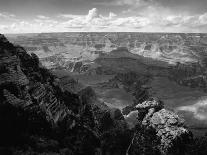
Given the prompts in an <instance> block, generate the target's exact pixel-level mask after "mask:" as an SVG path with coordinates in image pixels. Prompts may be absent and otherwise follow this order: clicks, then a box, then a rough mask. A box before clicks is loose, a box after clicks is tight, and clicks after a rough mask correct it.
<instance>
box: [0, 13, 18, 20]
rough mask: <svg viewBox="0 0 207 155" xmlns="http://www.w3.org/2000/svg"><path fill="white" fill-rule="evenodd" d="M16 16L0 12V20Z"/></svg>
mask: <svg viewBox="0 0 207 155" xmlns="http://www.w3.org/2000/svg"><path fill="white" fill-rule="evenodd" d="M15 17H16V16H15V15H14V14H10V13H7V12H2V13H0V18H7V19H9V18H15Z"/></svg>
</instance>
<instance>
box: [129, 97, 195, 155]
mask: <svg viewBox="0 0 207 155" xmlns="http://www.w3.org/2000/svg"><path fill="white" fill-rule="evenodd" d="M136 109H137V110H138V121H139V125H141V126H144V127H145V128H149V129H152V130H154V132H155V134H156V136H157V138H158V139H159V150H160V153H161V154H183V153H184V147H183V145H184V144H185V143H187V142H189V141H190V140H191V139H192V135H191V133H190V132H189V131H188V130H187V129H186V128H185V127H184V120H183V119H181V118H179V116H178V115H177V114H175V113H174V112H171V111H169V110H166V109H164V105H163V103H162V102H161V101H159V100H158V99H156V98H151V99H148V100H147V101H145V102H143V103H142V104H138V105H137V106H136ZM136 136H138V134H135V135H134V140H133V141H132V145H131V148H130V149H132V150H133V149H134V148H133V147H136V145H134V144H136V143H138V142H136V140H138V141H139V139H137V138H136ZM130 149H129V150H130ZM132 152H133V151H132Z"/></svg>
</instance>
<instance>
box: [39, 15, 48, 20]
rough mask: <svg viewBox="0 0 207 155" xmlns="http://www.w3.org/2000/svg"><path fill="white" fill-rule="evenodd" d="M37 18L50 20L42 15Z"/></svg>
mask: <svg viewBox="0 0 207 155" xmlns="http://www.w3.org/2000/svg"><path fill="white" fill-rule="evenodd" d="M37 18H39V19H50V17H46V16H43V15H37Z"/></svg>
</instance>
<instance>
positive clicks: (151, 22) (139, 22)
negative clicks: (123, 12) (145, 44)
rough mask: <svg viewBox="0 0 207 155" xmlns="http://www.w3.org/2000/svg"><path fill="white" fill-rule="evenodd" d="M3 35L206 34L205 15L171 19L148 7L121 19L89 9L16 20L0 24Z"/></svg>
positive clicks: (164, 12)
mask: <svg viewBox="0 0 207 155" xmlns="http://www.w3.org/2000/svg"><path fill="white" fill-rule="evenodd" d="M0 31H1V32H3V33H23V32H25V33H26V32H27V33H28V32H65V31H98V32H99V31H113V32H117V31H135V32H137V31H138V32H207V13H204V14H200V15H194V16H192V15H182V14H181V15H179V14H178V15H175V14H172V13H171V12H168V11H166V10H162V13H160V11H159V10H157V9H156V8H155V7H149V8H148V9H146V10H145V12H142V14H140V15H139V16H135V15H134V16H125V17H121V16H119V15H116V14H115V13H113V12H109V14H108V15H107V16H103V15H101V14H100V13H99V11H98V9H96V8H93V9H91V10H89V11H88V13H87V14H86V15H72V14H68V15H67V14H61V15H58V16H56V17H50V18H49V17H45V16H42V15H38V16H36V17H35V18H34V19H33V20H30V21H28V20H18V21H14V22H10V23H9V24H4V25H3V24H0Z"/></svg>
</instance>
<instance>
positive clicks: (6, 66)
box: [0, 35, 191, 155]
mask: <svg viewBox="0 0 207 155" xmlns="http://www.w3.org/2000/svg"><path fill="white" fill-rule="evenodd" d="M121 77H122V78H121V79H118V80H119V83H120V81H121V83H123V81H125V80H123V79H128V77H127V76H126V77H125V76H121ZM130 77H132V78H133V79H136V78H137V77H136V76H134V75H130ZM112 82H113V81H112ZM133 82H134V81H133V80H132V81H131V80H129V81H127V82H126V83H127V84H130V87H126V88H125V89H126V90H128V91H133V92H134V95H135V98H136V101H137V102H135V103H136V107H133V109H135V110H137V111H138V120H137V126H136V127H135V128H134V129H129V128H128V126H127V123H126V121H125V120H124V117H123V115H122V113H121V111H120V110H118V109H109V108H108V107H107V106H106V105H104V104H103V103H101V102H100V101H98V100H97V97H96V94H95V92H94V91H93V89H92V88H90V87H86V88H82V89H81V90H78V92H73V91H72V90H73V89H71V91H68V90H65V89H64V87H62V86H61V84H60V80H59V79H58V78H57V77H56V76H54V75H53V74H52V73H51V72H50V71H49V70H47V69H45V68H44V67H43V66H42V65H41V63H40V62H39V59H38V57H37V56H36V55H35V54H28V53H27V52H26V51H25V50H24V49H23V48H22V47H19V46H14V45H13V44H11V43H10V42H9V41H8V40H7V39H6V38H5V37H4V36H3V35H0V124H1V128H0V154H69V155H89V154H90V155H93V154H94V155H99V154H103V155H105V154H107V155H108V154H109V155H122V154H126V153H128V154H132V155H133V154H143V153H144V154H146V152H144V151H143V150H146V148H151V149H149V150H148V151H151V154H153V152H154V154H168V153H171V152H172V151H177V152H176V153H178V154H179V153H182V151H181V147H182V148H185V146H184V145H182V144H183V143H186V142H188V141H189V138H190V137H191V136H190V133H189V132H188V130H186V129H185V128H184V127H183V122H182V120H181V119H180V118H179V117H178V116H177V115H176V114H174V113H173V112H170V111H167V110H165V109H163V104H162V103H161V102H160V101H159V100H154V99H147V93H145V92H146V91H144V90H142V92H144V94H145V97H144V98H143V97H142V95H141V94H140V93H139V90H140V88H141V87H140V84H139V83H136V84H135V83H133ZM119 83H118V84H119ZM135 90H136V91H135ZM140 96H141V97H142V98H141V100H139V97H140ZM143 99H145V100H146V101H143ZM140 137H142V139H141V140H140ZM148 142H149V143H148ZM146 143H147V144H148V147H146V146H144V145H142V144H146ZM152 148H154V151H153V149H152Z"/></svg>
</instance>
